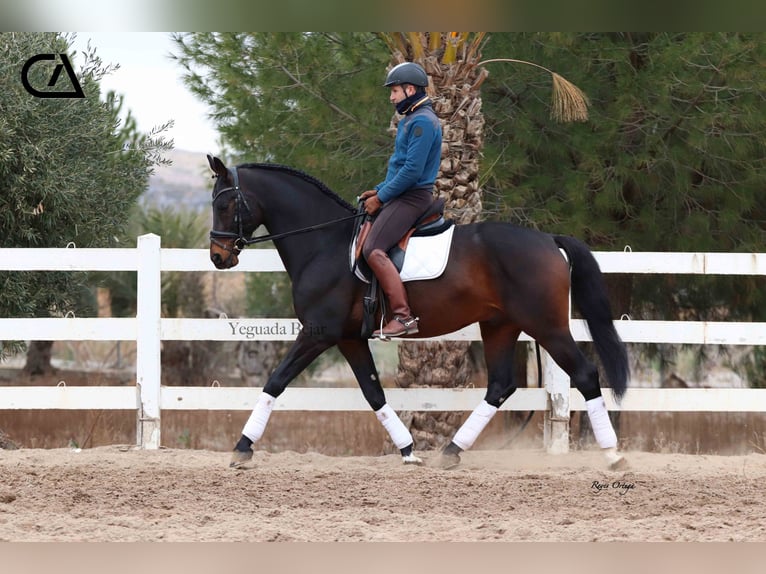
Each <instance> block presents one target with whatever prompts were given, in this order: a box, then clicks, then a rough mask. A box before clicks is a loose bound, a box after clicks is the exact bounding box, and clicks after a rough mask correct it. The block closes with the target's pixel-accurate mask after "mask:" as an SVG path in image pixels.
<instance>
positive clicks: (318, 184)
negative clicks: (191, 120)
mask: <svg viewBox="0 0 766 574" xmlns="http://www.w3.org/2000/svg"><path fill="white" fill-rule="evenodd" d="M238 167H241V168H255V169H270V170H274V171H281V172H285V173H288V174H290V175H294V176H296V177H299V178H301V179H302V180H304V181H306V182H308V183H310V184H312V185H314V186H315V187H316V188H317V189H319V191H321V192H322V193H324V194H325V195H326V196H327V197H329V198H330V199H332V200H333V201H335V202H336V203H338V204H339V205H341V206H343V207H345V208H346V209H348V210H349V211H355V208H354V206H353V205H351V204H350V203H349V202H348V201H346V200H345V199H343V198H342V197H341V196H339V195H338V194H337V193H335V192H334V191H333V190H331V189H330V188H329V187H327V185H325V183H324V182H322V181H320V180H318V179H317V178H315V177H314V176H313V175H309V174H307V173H306V172H303V171H300V170H299V169H295V168H294V167H290V166H287V165H281V164H278V163H243V164H240V165H239V166H238Z"/></svg>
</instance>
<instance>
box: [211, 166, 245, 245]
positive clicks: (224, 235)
mask: <svg viewBox="0 0 766 574" xmlns="http://www.w3.org/2000/svg"><path fill="white" fill-rule="evenodd" d="M229 175H231V179H232V181H233V182H234V185H232V186H229V187H224V188H223V189H219V190H218V191H217V192H216V193H215V195H213V203H214V204H215V201H216V200H217V199H218V198H219V197H221V196H222V195H223V194H224V193H227V192H229V191H236V192H237V195H236V196H235V198H234V201H235V202H236V203H235V212H234V225H235V226H236V228H237V231H236V232H233V231H218V230H217V229H211V230H210V242H211V243H212V244H213V245H217V246H218V247H220V248H221V249H223V250H224V251H228V252H229V253H232V254H234V255H239V254H240V252H241V251H242V250H243V249H244V248H245V247H246V246H247V245H248V240H249V238H248V237H246V236H245V231H244V228H243V219H242V206H243V205H244V206H245V209H246V210H247V213H252V211H251V210H250V205H248V203H247V200H246V199H245V196H244V195H243V194H242V188H240V187H239V174H238V173H237V168H229ZM213 177H218V176H217V175H215V176H213ZM219 239H233V240H234V242H233V244H232V247H229V246H228V245H226V244H225V243H222V242H221V241H219Z"/></svg>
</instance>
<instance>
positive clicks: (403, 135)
mask: <svg viewBox="0 0 766 574" xmlns="http://www.w3.org/2000/svg"><path fill="white" fill-rule="evenodd" d="M441 151H442V128H441V124H440V123H439V119H438V118H437V117H436V114H435V113H434V111H433V108H432V107H431V102H430V101H428V100H426V102H424V103H423V104H421V105H420V106H419V107H417V108H416V109H415V110H414V111H412V112H410V113H408V114H407V115H406V116H404V118H402V119H401V121H400V122H399V126H398V127H397V130H396V140H395V141H394V153H393V154H392V155H391V158H390V159H389V160H388V171H387V173H386V179H385V181H383V182H381V183H379V184H378V185H376V186H375V189H376V190H378V199H380V201H382V202H383V203H386V202H387V201H391V200H392V199H394V198H395V197H398V196H400V195H401V194H403V193H404V192H405V191H407V190H408V189H413V188H430V187H431V186H433V184H434V182H435V181H436V175H437V173H439V163H440V162H441Z"/></svg>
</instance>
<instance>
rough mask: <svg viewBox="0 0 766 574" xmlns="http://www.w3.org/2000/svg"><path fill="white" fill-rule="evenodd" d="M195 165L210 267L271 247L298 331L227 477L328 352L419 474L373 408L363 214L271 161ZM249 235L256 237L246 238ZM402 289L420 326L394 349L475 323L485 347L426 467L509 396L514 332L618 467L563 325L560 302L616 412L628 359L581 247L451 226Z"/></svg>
mask: <svg viewBox="0 0 766 574" xmlns="http://www.w3.org/2000/svg"><path fill="white" fill-rule="evenodd" d="M207 159H208V163H209V165H210V169H211V170H212V171H213V174H214V175H213V178H214V179H215V183H214V185H213V190H212V210H213V227H212V230H211V231H210V259H211V261H212V263H213V265H214V266H215V267H216V268H218V269H230V268H232V267H235V266H236V265H237V264H238V262H239V257H240V254H241V252H242V250H243V249H244V248H245V247H246V246H247V245H250V244H252V243H255V242H257V241H261V240H270V241H273V243H274V246H275V247H276V250H277V252H278V253H279V256H280V257H281V259H282V262H283V264H284V267H285V269H286V271H287V273H288V275H289V277H290V280H291V283H292V298H293V305H294V309H295V313H296V315H297V317H298V319H299V320H300V322H301V323H302V325H303V326H304V328H303V329H302V330H301V331H300V333H299V334H298V336H297V338H296V339H295V341H294V343H293V345H292V346H291V347H290V349H289V351H288V352H287V354H286V356H285V357H284V359H283V360H282V361H281V362H280V363H279V365H278V366H277V368H276V369H275V370H274V371H273V373H272V374H271V375H270V376H269V378H268V380H267V382H266V384H265V385H264V387H263V389H262V392H261V394H260V395H259V397H258V399H257V401H256V404H255V406H254V408H253V411H252V413H251V415H250V417H249V418H248V420H247V422H246V424H245V426H244V428H243V430H242V435H241V437H240V439H239V440H238V442H237V443H236V445H235V447H234V450H233V453H232V458H231V462H230V466H233V467H242V466H244V465H245V463H247V462H248V461H250V460H251V459H252V457H253V445H254V443H256V442H257V441H258V440H259V439H260V438H261V436H262V435H263V432H264V430H265V428H266V425H267V423H268V420H269V416H270V414H271V411H272V408H273V406H274V401H275V399H276V397H278V396H279V395H280V394H281V393H282V392H283V391H284V390H285V388H286V387H287V386H288V384H289V383H290V381H292V380H293V379H294V378H295V377H296V376H297V375H298V374H299V373H300V372H301V371H303V369H305V368H306V367H307V366H308V365H309V364H310V363H311V362H312V361H313V360H314V359H316V358H317V357H318V356H319V355H320V354H321V353H322V352H324V351H325V350H327V349H329V348H331V347H333V346H337V347H338V349H339V350H340V352H341V354H342V355H343V357H344V358H345V359H346V361H348V364H349V365H350V366H351V369H352V371H353V373H354V375H355V378H356V380H357V382H358V384H359V387H360V389H361V391H362V394H363V395H364V398H365V399H366V401H367V403H368V404H369V406H370V408H371V409H372V410H373V411H374V412H375V414H376V416H377V418H378V420H379V421H380V423H381V424H382V425H383V427H384V428H385V430H386V431H387V432H388V434H389V436H390V437H391V440H392V442H393V443H394V445H395V446H396V447H397V448H398V449H399V451H400V453H401V456H402V461H403V462H404V463H405V464H422V463H423V460H422V459H421V458H420V457H419V456H417V455H416V454H414V453H413V439H412V435H411V434H410V432H409V429H408V428H407V427H406V426H405V425H404V424H403V423H402V421H401V420H400V419H399V417H398V415H397V414H396V412H395V411H394V410H393V409H392V408H391V407H390V406H389V405H388V404H387V403H386V397H385V393H384V391H383V388H382V387H381V384H380V379H379V377H378V372H377V369H376V367H375V362H374V361H373V357H372V355H371V353H370V348H369V340H368V339H367V338H366V337H364V336H363V335H362V329H361V326H362V321H363V316H364V310H363V304H364V303H363V299H364V295H365V290H366V288H367V285H366V284H365V283H364V282H363V281H362V280H360V279H359V278H358V277H357V276H355V274H354V273H353V272H352V269H351V266H350V264H349V256H348V254H349V246H350V243H351V240H352V236H353V234H354V232H355V230H356V228H357V227H358V226H357V225H356V222H357V219H358V217H359V216H360V215H363V210H362V209H356V208H355V207H354V206H353V205H351V204H350V203H348V202H346V201H345V200H343V199H342V198H341V197H339V196H338V195H337V194H335V193H334V192H333V191H332V190H330V189H329V188H328V187H327V186H326V185H324V184H323V183H322V182H321V181H319V180H318V179H316V178H315V177H313V176H311V175H309V174H307V173H305V172H302V171H300V170H297V169H295V168H291V167H288V166H283V165H278V164H271V163H245V164H240V165H237V166H235V167H231V168H229V167H227V166H226V165H225V164H224V163H223V162H222V161H221V160H220V159H219V158H218V157H213V156H211V155H208V156H207ZM260 225H263V226H264V227H265V228H266V230H267V231H268V232H269V235H267V236H265V237H257V238H252V234H253V233H254V232H255V230H256V229H257V228H258V227H259V226H260ZM562 251H563V253H565V254H566V257H564V255H563V254H562ZM405 285H406V289H407V293H408V296H409V300H410V304H411V306H412V308H413V310H414V312H415V313H416V314H417V315H418V316H419V318H420V325H419V333H418V334H417V336H416V337H412V336H411V335H407V336H404V337H402V339H406V338H430V337H437V336H439V335H444V334H447V333H451V332H454V331H457V330H459V329H461V328H463V327H466V326H468V325H471V324H473V323H478V324H479V327H480V333H481V339H482V341H483V344H484V345H483V346H484V359H485V362H486V366H487V379H488V380H487V390H486V393H485V396H484V399H483V400H482V401H481V403H480V404H479V405H478V406H477V407H476V408H475V409H474V410H473V412H472V413H471V414H470V415H469V416H468V418H467V419H466V421H465V422H464V423H463V425H462V426H461V427H460V428H459V429H458V430H457V432H456V433H455V434H454V436H453V438H452V440H451V441H450V442H449V443H448V444H447V445H446V446H445V447H444V448H443V449H442V450H441V452H440V453H439V456H438V457H436V459H437V461H439V462H436V463H435V464H436V465H437V466H441V467H443V468H451V467H454V466H456V465H457V464H459V462H460V453H461V452H462V451H464V450H466V449H468V448H470V447H471V446H472V445H473V443H474V441H475V440H476V438H477V437H478V436H479V434H480V433H481V432H482V430H483V429H484V428H485V427H486V425H487V424H488V423H489V421H490V420H491V418H492V417H493V416H494V414H495V413H496V412H497V410H498V408H499V407H500V406H501V405H502V403H503V402H504V401H506V400H507V399H508V397H510V396H511V395H512V394H513V392H514V391H515V390H516V383H515V381H514V378H513V370H514V369H513V357H514V346H515V344H516V342H517V340H518V338H519V336H520V334H521V333H522V331H523V332H525V333H527V334H528V335H529V336H530V337H532V338H533V339H534V340H535V341H537V342H538V344H539V345H540V346H541V347H542V348H544V349H545V350H546V351H547V352H548V353H549V354H550V356H551V357H552V358H553V360H554V361H555V362H556V363H557V364H558V365H559V366H560V367H561V368H562V369H563V370H564V371H565V372H566V373H567V374H568V375H569V377H570V379H571V382H572V384H573V385H574V386H575V387H576V388H577V389H578V390H579V391H580V392H581V393H582V395H583V397H584V399H585V401H586V406H587V412H588V416H589V419H590V423H591V427H592V428H593V431H594V434H595V437H596V441H597V443H598V445H599V447H600V448H601V449H602V451H603V453H604V455H605V458H606V463H607V464H608V466H609V467H610V468H621V467H624V466H626V461H625V458H624V457H623V456H622V454H621V453H619V452H618V451H617V436H616V433H615V431H614V428H613V426H612V424H611V421H610V420H609V414H608V412H607V409H606V405H605V402H604V398H603V396H602V392H601V387H600V384H599V371H598V368H597V366H596V365H595V364H594V363H593V362H592V361H590V360H589V359H587V358H586V357H585V355H584V354H583V353H582V351H581V350H580V349H579V348H578V346H577V344H576V343H575V341H574V339H573V337H572V333H571V331H570V327H569V298H570V292H571V297H572V301H573V303H574V305H575V306H576V307H577V308H578V309H579V311H580V313H581V315H582V316H583V317H584V319H585V321H586V323H587V325H588V329H589V331H590V333H591V336H592V339H593V342H594V346H595V349H596V352H597V354H598V356H599V359H600V361H601V364H602V366H603V369H604V373H605V375H606V377H607V379H608V382H609V383H610V386H611V389H612V392H613V395H614V396H615V398H616V400H620V399H621V398H622V396H623V395H624V393H625V391H626V389H627V381H628V377H629V366H628V359H627V353H626V349H625V345H624V343H623V342H622V340H621V339H620V337H619V335H618V333H617V332H616V330H615V327H614V324H613V320H612V312H611V308H610V303H609V299H608V294H607V290H606V285H605V282H604V278H603V275H602V273H601V270H600V268H599V266H598V263H597V261H596V259H595V258H594V256H593V254H592V252H591V251H590V249H589V248H588V246H587V245H585V243H583V242H582V241H580V240H578V239H575V238H573V237H568V236H563V235H552V234H549V233H544V232H542V231H538V230H534V229H530V228H525V227H519V226H515V225H512V224H510V223H505V222H492V221H486V222H480V223H471V224H465V225H455V228H454V231H453V237H452V244H451V247H450V252H449V262H448V264H447V265H446V268H445V269H444V271H443V273H442V274H441V275H440V276H439V277H437V278H434V279H429V280H423V281H410V282H407V283H406V284H405ZM378 313H380V311H379V312H378Z"/></svg>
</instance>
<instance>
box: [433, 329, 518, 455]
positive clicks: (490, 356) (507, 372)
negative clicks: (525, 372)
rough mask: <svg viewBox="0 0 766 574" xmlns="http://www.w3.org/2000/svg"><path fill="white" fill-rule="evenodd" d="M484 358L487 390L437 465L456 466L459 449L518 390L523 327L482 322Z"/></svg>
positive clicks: (469, 442)
mask: <svg viewBox="0 0 766 574" xmlns="http://www.w3.org/2000/svg"><path fill="white" fill-rule="evenodd" d="M480 327H481V338H482V341H483V343H484V359H485V361H486V363H487V393H486V394H485V395H484V400H483V401H481V403H479V405H478V406H477V407H476V408H475V409H474V410H473V412H472V413H471V414H470V415H469V416H468V418H467V419H466V421H465V422H464V423H463V424H462V426H461V427H460V428H459V429H458V430H457V432H456V433H455V436H454V437H453V438H452V441H451V442H450V443H449V444H448V445H447V446H446V447H444V449H443V450H442V453H441V457H440V458H439V459H438V461H437V465H438V466H440V467H442V468H453V467H454V466H457V464H458V463H459V462H460V453H461V452H462V451H464V450H468V449H469V448H471V447H472V446H473V444H474V442H475V441H476V439H477V438H478V437H479V435H480V434H481V432H482V431H483V430H484V429H485V428H486V426H487V425H488V424H489V422H490V421H491V420H492V417H494V416H495V413H497V410H498V409H499V408H500V405H502V404H503V403H504V402H505V401H506V399H507V398H508V397H510V396H511V395H512V394H513V392H514V391H515V390H516V384H515V383H514V380H513V357H514V352H515V347H516V341H517V340H518V337H519V335H520V334H521V331H520V330H519V329H518V328H517V327H515V326H513V325H511V324H507V323H506V324H491V323H481V324H480Z"/></svg>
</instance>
